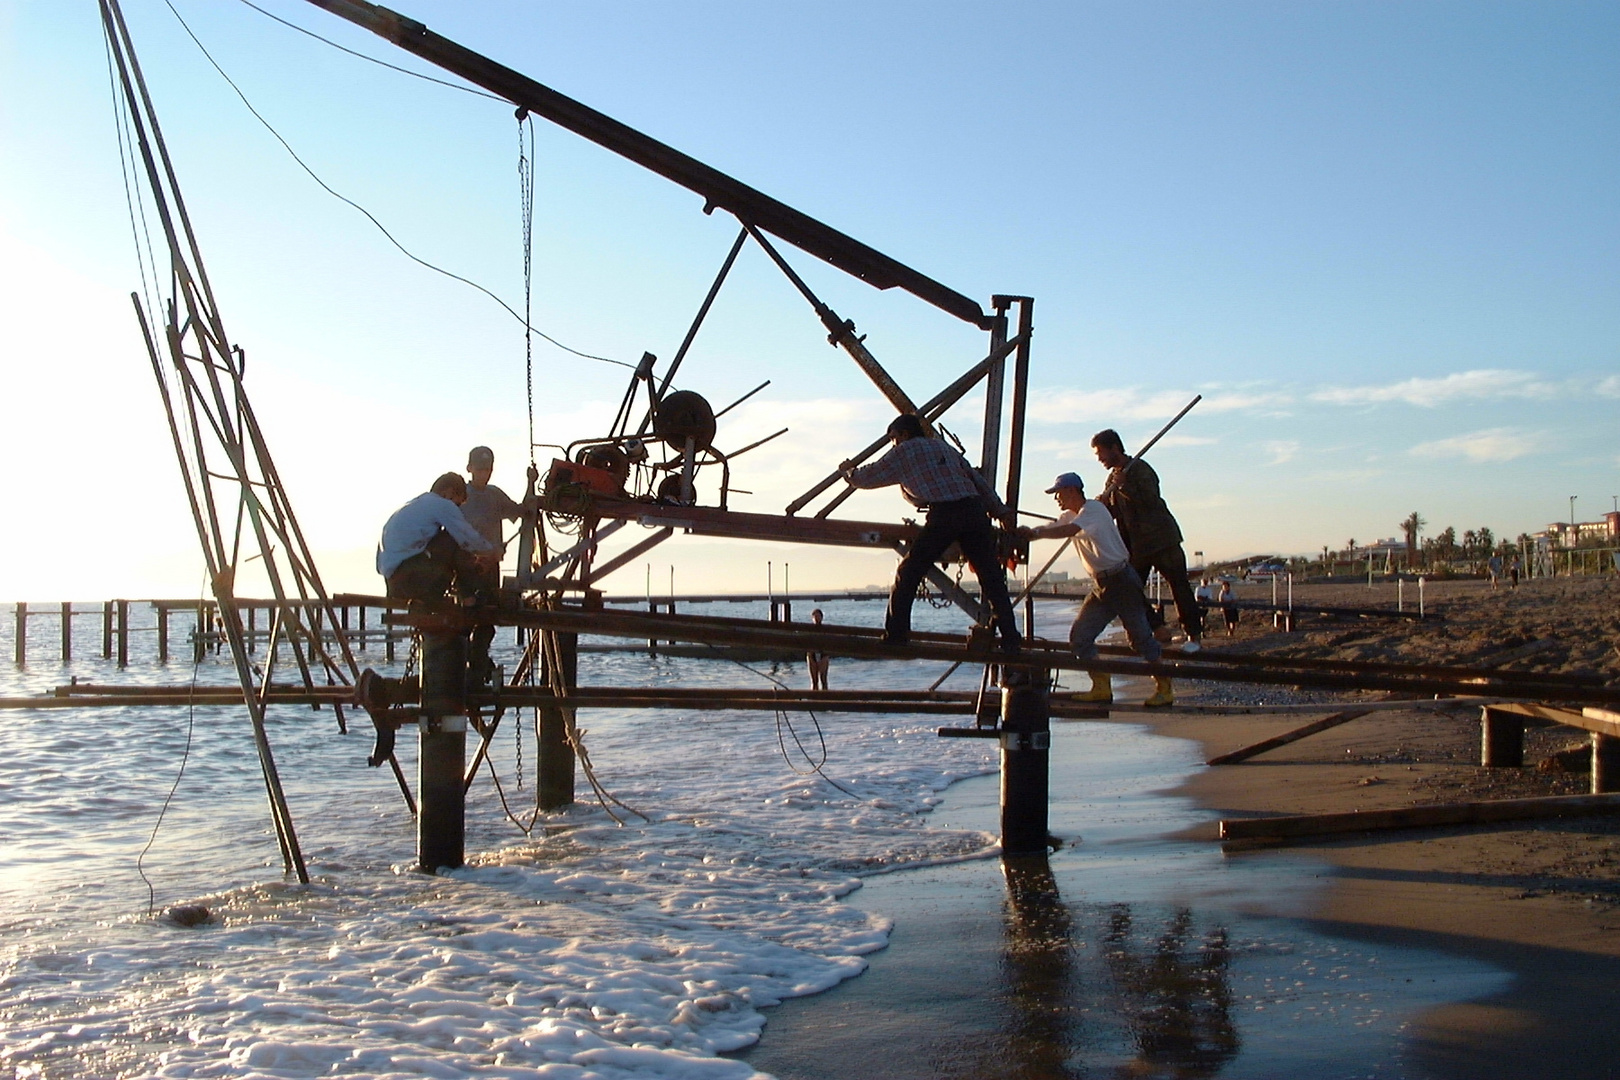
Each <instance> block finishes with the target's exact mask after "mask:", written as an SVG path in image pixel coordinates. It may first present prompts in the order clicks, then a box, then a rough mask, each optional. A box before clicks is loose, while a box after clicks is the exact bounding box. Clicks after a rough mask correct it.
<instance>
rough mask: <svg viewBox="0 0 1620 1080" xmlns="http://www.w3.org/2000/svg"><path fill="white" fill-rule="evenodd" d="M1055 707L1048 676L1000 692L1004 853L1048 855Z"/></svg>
mask: <svg viewBox="0 0 1620 1080" xmlns="http://www.w3.org/2000/svg"><path fill="white" fill-rule="evenodd" d="M1051 747H1052V718H1051V705H1050V700H1049V695H1048V691H1047V684H1046V682H1045V678H1044V673H1039V674H1037V675H1036V678H1035V679H1034V680H1032V681H1031V682H1029V683H1028V684H1025V685H1021V686H1020V685H1015V686H1008V687H1004V688H1002V691H1001V852H1002V854H1003V855H1007V856H1022V855H1044V854H1045V853H1046V850H1047V837H1048V836H1049V832H1048V829H1047V796H1048V789H1049V786H1050V771H1049V770H1050V765H1051V757H1052V749H1051Z"/></svg>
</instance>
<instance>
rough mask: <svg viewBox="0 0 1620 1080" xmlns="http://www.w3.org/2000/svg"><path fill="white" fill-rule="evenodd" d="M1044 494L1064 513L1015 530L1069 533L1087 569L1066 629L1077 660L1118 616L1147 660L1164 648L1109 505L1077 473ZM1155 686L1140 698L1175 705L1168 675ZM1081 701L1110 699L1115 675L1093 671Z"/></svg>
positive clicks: (1091, 652)
mask: <svg viewBox="0 0 1620 1080" xmlns="http://www.w3.org/2000/svg"><path fill="white" fill-rule="evenodd" d="M1046 493H1047V494H1048V495H1054V496H1056V497H1057V504H1058V507H1059V508H1060V509H1061V510H1062V513H1061V514H1059V515H1058V517H1057V520H1056V521H1054V522H1052V524H1050V525H1042V526H1040V527H1038V528H1034V529H1029V528H1025V529H1020V530H1018V531H1019V534H1020V535H1023V536H1027V537H1029V538H1030V539H1037V540H1038V539H1042V538H1044V537H1056V538H1059V539H1067V538H1069V537H1073V539H1074V552H1075V554H1076V555H1078V556H1079V557H1080V562H1081V564H1082V565H1083V566H1084V567H1085V568H1086V572H1087V573H1089V574H1090V575H1091V582H1092V584H1091V593H1090V595H1088V596H1087V597H1086V599H1085V602H1084V603H1082V604H1081V605H1080V613H1079V614H1078V615H1077V616H1076V617H1075V620H1074V626H1072V627H1071V628H1070V629H1069V645H1070V647H1071V648H1073V649H1074V654H1075V656H1077V657H1079V658H1080V659H1081V660H1095V659H1096V658H1097V635H1099V634H1101V633H1102V632H1103V630H1104V629H1106V628H1107V626H1108V624H1109V623H1111V622H1113V621H1114V620H1115V619H1116V618H1117V619H1119V621H1120V622H1121V623H1122V624H1123V625H1124V627H1125V634H1126V636H1127V637H1129V638H1130V639H1131V648H1133V649H1135V650H1136V651H1137V653H1138V654H1139V655H1140V656H1141V657H1142V659H1144V660H1146V661H1148V662H1149V663H1153V662H1156V661H1157V660H1158V659H1159V657H1160V655H1162V653H1163V651H1164V650H1163V648H1162V647H1161V646H1160V645H1159V643H1158V641H1156V640H1155V639H1154V637H1153V631H1152V629H1151V628H1149V626H1148V613H1147V597H1145V596H1144V595H1143V594H1142V578H1141V576H1140V575H1139V574H1138V573H1137V572H1136V571H1135V570H1134V569H1133V568H1132V567H1131V554H1130V551H1129V550H1127V549H1126V547H1125V541H1124V540H1123V539H1121V538H1120V535H1119V526H1118V525H1115V524H1114V518H1113V515H1112V514H1110V513H1109V512H1108V508H1107V507H1105V506H1104V505H1103V504H1102V503H1100V502H1097V501H1096V500H1095V499H1087V498H1086V485H1085V482H1084V481H1083V480H1081V479H1080V477H1079V475H1078V474H1076V473H1072V472H1066V473H1063V474H1062V475H1061V476H1059V477H1058V478H1057V479H1056V480H1055V481H1053V482H1052V486H1051V487H1049V488H1047V489H1046ZM1153 682H1154V691H1153V695H1152V696H1151V697H1149V698H1148V699H1147V700H1146V701H1144V702H1143V703H1142V704H1144V705H1152V706H1161V705H1173V704H1175V701H1176V695H1175V690H1174V689H1173V688H1172V687H1171V685H1170V680H1169V679H1168V678H1166V677H1163V676H1157V675H1156V676H1154V678H1153ZM1076 697H1077V700H1080V701H1096V702H1103V703H1107V702H1111V701H1113V700H1114V687H1113V680H1112V679H1111V678H1110V677H1109V676H1108V675H1107V674H1106V673H1103V672H1094V673H1093V674H1092V676H1091V689H1090V690H1089V691H1088V692H1086V693H1084V694H1079V695H1076Z"/></svg>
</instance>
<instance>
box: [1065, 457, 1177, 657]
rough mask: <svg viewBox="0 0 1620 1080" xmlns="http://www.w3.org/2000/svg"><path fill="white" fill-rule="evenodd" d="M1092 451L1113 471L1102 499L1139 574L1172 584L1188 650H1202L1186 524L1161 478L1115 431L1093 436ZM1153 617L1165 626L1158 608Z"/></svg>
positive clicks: (1099, 498) (1109, 471)
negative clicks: (1184, 542)
mask: <svg viewBox="0 0 1620 1080" xmlns="http://www.w3.org/2000/svg"><path fill="white" fill-rule="evenodd" d="M1091 448H1092V450H1093V451H1095V452H1096V454H1097V460H1098V461H1099V462H1101V463H1102V466H1103V467H1104V468H1105V469H1107V470H1108V481H1107V483H1105V484H1103V490H1102V494H1101V495H1099V496H1097V501H1099V502H1101V503H1102V504H1103V505H1104V506H1106V507H1107V508H1108V512H1109V513H1110V514H1112V515H1113V516H1114V523H1115V524H1116V525H1118V526H1119V531H1120V535H1121V536H1123V537H1124V539H1125V545H1126V547H1128V548H1129V549H1130V552H1131V566H1133V567H1134V568H1135V569H1136V573H1137V576H1139V577H1141V578H1142V579H1143V580H1144V581H1145V580H1147V577H1148V574H1149V572H1150V571H1153V570H1157V571H1158V572H1159V574H1160V575H1161V576H1162V577H1163V578H1164V580H1165V581H1167V582H1169V583H1170V595H1171V596H1173V597H1175V601H1176V611H1177V613H1178V614H1179V615H1180V616H1181V632H1182V633H1183V634H1184V635H1185V636H1186V638H1187V644H1186V645H1185V646H1184V648H1185V650H1186V651H1187V652H1196V651H1197V650H1198V643H1199V639H1200V638H1202V637H1203V636H1204V617H1203V613H1202V612H1201V611H1199V609H1198V600H1197V599H1196V598H1195V597H1194V596H1193V591H1192V585H1191V584H1190V583H1189V582H1188V581H1187V553H1186V552H1184V551H1182V550H1181V539H1182V537H1181V526H1180V525H1178V524H1176V519H1175V517H1174V516H1173V515H1172V514H1171V513H1170V508H1169V507H1168V506H1166V505H1165V504H1164V497H1163V496H1162V495H1160V494H1159V474H1158V473H1156V472H1154V471H1153V466H1151V465H1149V464H1148V463H1147V462H1145V461H1142V460H1141V459H1140V458H1133V457H1131V456H1130V455H1129V454H1127V453H1125V443H1124V440H1122V439H1121V438H1120V437H1119V432H1117V431H1115V430H1114V429H1113V428H1107V429H1105V430H1103V431H1099V432H1097V434H1095V435H1093V436H1092V437H1091ZM1148 618H1149V619H1150V620H1151V621H1152V623H1153V625H1154V626H1155V627H1157V626H1160V625H1162V624H1163V622H1164V616H1163V615H1161V614H1160V613H1159V612H1158V611H1157V610H1155V609H1153V608H1149V609H1148Z"/></svg>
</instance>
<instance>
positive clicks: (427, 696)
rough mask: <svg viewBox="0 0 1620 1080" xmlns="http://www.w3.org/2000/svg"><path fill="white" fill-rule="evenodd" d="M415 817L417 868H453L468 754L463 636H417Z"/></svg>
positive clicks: (460, 852) (459, 850)
mask: <svg viewBox="0 0 1620 1080" xmlns="http://www.w3.org/2000/svg"><path fill="white" fill-rule="evenodd" d="M420 726H421V747H420V751H419V753H418V758H419V770H418V774H417V790H418V792H419V793H420V797H421V803H420V810H419V812H418V813H417V816H416V856H417V866H418V869H420V870H422V871H423V872H424V873H428V874H431V873H433V872H435V871H436V870H438V869H439V868H440V867H441V866H442V867H449V868H451V869H454V868H455V867H458V866H460V865H461V864H462V862H463V858H464V838H465V834H466V795H465V789H464V787H463V784H462V772H463V770H464V769H465V767H466V757H467V638H466V635H464V634H455V633H443V632H439V631H431V632H427V633H424V634H423V635H422V718H421V721H420Z"/></svg>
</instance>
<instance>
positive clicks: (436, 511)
mask: <svg viewBox="0 0 1620 1080" xmlns="http://www.w3.org/2000/svg"><path fill="white" fill-rule="evenodd" d="M466 501H467V481H465V480H463V479H462V478H461V474H460V473H445V474H444V475H443V476H441V477H439V478H438V479H437V480H435V481H433V487H432V488H431V489H429V490H428V491H426V492H423V493H422V494H421V495H418V496H417V497H416V498H414V499H412V500H411V501H410V502H408V503H406V504H405V505H404V506H402V507H400V508H399V509H398V510H396V511H394V513H393V515H392V516H390V517H389V519H388V522H387V523H386V524H385V525H383V531H382V540H381V542H380V543H378V545H377V573H379V574H381V575H382V576H383V579H384V580H385V581H387V582H388V595H389V596H393V597H398V598H399V599H402V600H437V599H438V598H439V597H441V596H443V595H444V594H445V592H446V590H448V589H449V588H450V586H452V585H454V584H456V583H457V581H458V579H459V578H462V577H465V578H466V579H467V580H468V581H471V580H473V578H474V577H475V576H477V575H480V574H487V573H488V572H489V569H490V568H491V567H498V566H499V565H500V558H501V550H500V548H499V547H498V546H497V545H495V544H492V543H490V542H489V541H488V540H486V539H484V537H483V536H481V535H480V534H479V532H478V530H477V529H475V528H473V527H472V526H471V525H470V524H468V522H467V519H466V518H465V517H463V516H462V513H461V504H462V503H464V502H466Z"/></svg>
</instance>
